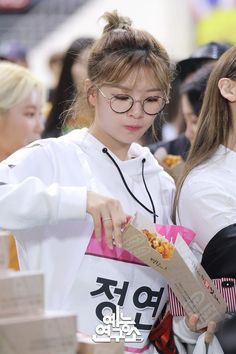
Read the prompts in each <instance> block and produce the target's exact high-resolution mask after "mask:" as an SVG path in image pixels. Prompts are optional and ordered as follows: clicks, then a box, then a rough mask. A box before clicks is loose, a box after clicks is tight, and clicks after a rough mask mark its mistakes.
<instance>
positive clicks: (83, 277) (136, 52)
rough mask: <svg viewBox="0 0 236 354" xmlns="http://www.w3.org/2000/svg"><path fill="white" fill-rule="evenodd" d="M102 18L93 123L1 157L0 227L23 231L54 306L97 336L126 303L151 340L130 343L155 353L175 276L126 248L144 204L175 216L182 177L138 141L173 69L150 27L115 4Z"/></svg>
mask: <svg viewBox="0 0 236 354" xmlns="http://www.w3.org/2000/svg"><path fill="white" fill-rule="evenodd" d="M104 19H105V20H106V22H107V24H106V25H105V27H104V30H103V34H102V36H101V38H100V39H99V40H97V41H96V42H95V44H94V46H93V47H92V49H91V52H90V55H89V59H88V79H87V80H86V81H85V85H86V91H87V99H88V103H89V105H91V106H92V107H93V110H92V111H93V113H94V117H93V121H92V122H91V125H90V127H89V129H87V128H83V129H75V130H74V131H72V132H70V133H69V134H67V135H65V136H62V137H60V138H57V139H44V140H41V141H37V142H36V143H35V144H31V146H30V147H29V148H26V149H23V150H21V151H19V152H18V153H15V154H14V155H12V156H11V157H9V158H8V159H7V160H6V161H5V162H4V163H2V164H1V165H0V181H1V184H0V192H1V193H0V207H1V210H2V214H1V216H2V218H1V226H2V227H4V228H6V229H14V230H15V231H14V232H15V235H16V238H17V242H18V247H19V258H20V265H21V268H22V269H31V270H36V269H37V270H38V269H41V270H42V271H43V272H44V273H45V287H46V308H47V309H50V310H53V309H54V310H56V309H64V310H69V311H72V312H74V313H76V314H77V315H78V323H79V325H78V329H79V331H81V332H84V333H87V334H88V335H90V336H92V335H93V334H95V329H96V326H97V325H98V324H101V321H102V319H103V316H104V315H105V313H106V312H107V311H108V313H111V312H115V308H116V305H119V306H122V312H123V314H124V316H129V317H131V318H132V319H134V320H135V321H136V326H137V328H138V329H139V330H140V333H141V336H142V338H143V341H137V342H135V343H126V346H125V353H131V352H132V353H134V352H140V353H141V352H142V353H145V354H154V353H156V348H155V347H154V346H153V345H152V344H151V343H150V342H149V339H148V336H149V333H150V330H151V328H152V326H153V325H154V323H155V322H156V320H157V319H158V318H159V317H160V315H161V313H162V310H163V308H164V306H165V304H166V300H167V284H166V281H165V280H164V279H163V277H162V276H161V275H160V274H159V273H158V272H156V271H155V270H154V269H152V268H150V267H146V266H143V265H140V264H139V262H137V260H136V258H133V257H132V255H130V254H129V253H127V252H125V250H124V249H122V229H123V228H124V226H125V225H126V223H127V221H128V220H129V218H130V216H132V215H134V214H135V213H136V212H140V213H142V214H144V215H145V216H146V217H147V218H148V219H149V220H150V221H151V222H154V223H156V222H158V223H160V224H166V223H168V222H169V221H170V219H169V217H170V213H171V209H172V198H173V194H174V191H175V187H174V182H173V180H172V179H171V177H170V176H168V175H167V174H166V173H165V172H164V171H163V169H162V168H161V167H160V166H159V165H158V163H157V161H156V160H155V158H154V157H153V156H152V154H151V153H150V151H149V149H147V148H144V147H142V146H140V145H139V144H137V143H134V142H136V141H137V140H139V139H140V138H141V137H142V135H143V134H144V133H145V131H147V129H148V128H150V127H151V125H152V124H153V122H154V120H155V118H156V116H157V115H158V113H160V112H161V111H162V110H163V108H164V106H165V104H166V102H167V101H168V96H169V88H170V81H171V76H172V72H171V67H170V61H169V57H168V54H167V52H166V50H165V49H164V48H163V46H162V45H161V44H160V43H159V42H158V41H157V40H156V39H155V38H154V37H153V36H152V35H151V34H149V33H148V32H145V31H141V30H137V29H134V28H133V27H132V26H131V21H130V20H129V18H124V17H121V16H119V15H118V14H117V12H112V13H105V15H104ZM12 166H13V167H12ZM19 200H20V202H21V208H20V210H19V208H18V202H19ZM144 285H145V286H144ZM190 325H191V323H190ZM190 328H191V327H190Z"/></svg>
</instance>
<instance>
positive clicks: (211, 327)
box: [205, 321, 216, 344]
mask: <svg viewBox="0 0 236 354" xmlns="http://www.w3.org/2000/svg"><path fill="white" fill-rule="evenodd" d="M215 330H216V323H215V322H214V321H210V322H209V323H208V326H207V330H206V333H205V343H206V344H210V343H211V342H212V339H213V337H214V334H215Z"/></svg>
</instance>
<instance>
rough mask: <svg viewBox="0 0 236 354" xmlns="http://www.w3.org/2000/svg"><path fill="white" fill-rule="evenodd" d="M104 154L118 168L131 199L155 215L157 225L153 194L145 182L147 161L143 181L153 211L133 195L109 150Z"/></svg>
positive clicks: (154, 219) (154, 220)
mask: <svg viewBox="0 0 236 354" xmlns="http://www.w3.org/2000/svg"><path fill="white" fill-rule="evenodd" d="M102 152H103V153H104V154H106V155H107V156H108V157H109V158H110V160H111V161H112V162H113V163H114V165H115V166H116V168H117V170H118V172H119V174H120V177H121V179H122V181H123V183H124V185H125V188H126V189H127V191H128V192H129V194H130V195H131V197H132V198H133V199H134V200H135V201H136V202H137V203H138V204H139V205H141V207H142V208H144V209H145V210H146V211H148V212H149V213H151V214H152V215H153V222H154V224H155V223H156V218H157V217H158V215H157V214H156V209H155V205H154V203H153V200H152V197H151V194H150V192H149V190H148V188H147V184H146V181H145V178H144V164H145V162H146V159H143V160H142V179H143V183H144V187H145V189H146V191H147V194H148V197H149V199H150V202H151V205H152V210H151V209H149V208H148V207H146V206H145V205H144V204H143V203H142V202H140V200H139V199H138V198H137V197H136V196H135V195H134V194H133V192H132V191H131V190H130V188H129V186H128V184H127V182H126V180H125V178H124V176H123V173H122V171H121V169H120V167H119V166H118V164H117V163H116V161H115V160H114V158H113V157H112V156H111V155H110V154H109V152H108V150H107V148H105V147H104V148H103V149H102Z"/></svg>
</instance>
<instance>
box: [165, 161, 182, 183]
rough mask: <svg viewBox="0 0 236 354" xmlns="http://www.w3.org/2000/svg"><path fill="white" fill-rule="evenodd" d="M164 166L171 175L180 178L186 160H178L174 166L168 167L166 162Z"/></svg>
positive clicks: (175, 178)
mask: <svg viewBox="0 0 236 354" xmlns="http://www.w3.org/2000/svg"><path fill="white" fill-rule="evenodd" d="M161 165H162V167H164V170H165V171H166V172H167V173H169V175H171V177H173V178H174V180H177V179H178V178H179V176H180V175H181V174H182V172H183V170H184V165H185V162H184V161H180V162H178V163H177V164H176V165H174V166H172V167H168V166H166V165H164V164H161Z"/></svg>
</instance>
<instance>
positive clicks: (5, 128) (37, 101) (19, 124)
mask: <svg viewBox="0 0 236 354" xmlns="http://www.w3.org/2000/svg"><path fill="white" fill-rule="evenodd" d="M43 130H44V121H43V117H42V97H41V94H40V93H39V92H38V90H37V89H34V90H33V91H32V93H31V94H30V95H29V96H27V97H26V98H25V99H24V100H23V101H22V102H20V103H18V104H17V105H15V106H14V107H12V108H11V109H9V110H8V111H7V112H6V113H4V114H1V116H0V134H1V142H0V146H1V147H2V149H4V151H5V152H6V153H7V155H10V154H12V153H13V152H15V151H16V150H18V149H19V148H22V147H23V146H25V145H27V144H29V143H31V142H33V141H34V140H36V139H39V138H40V137H41V134H42V132H43Z"/></svg>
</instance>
